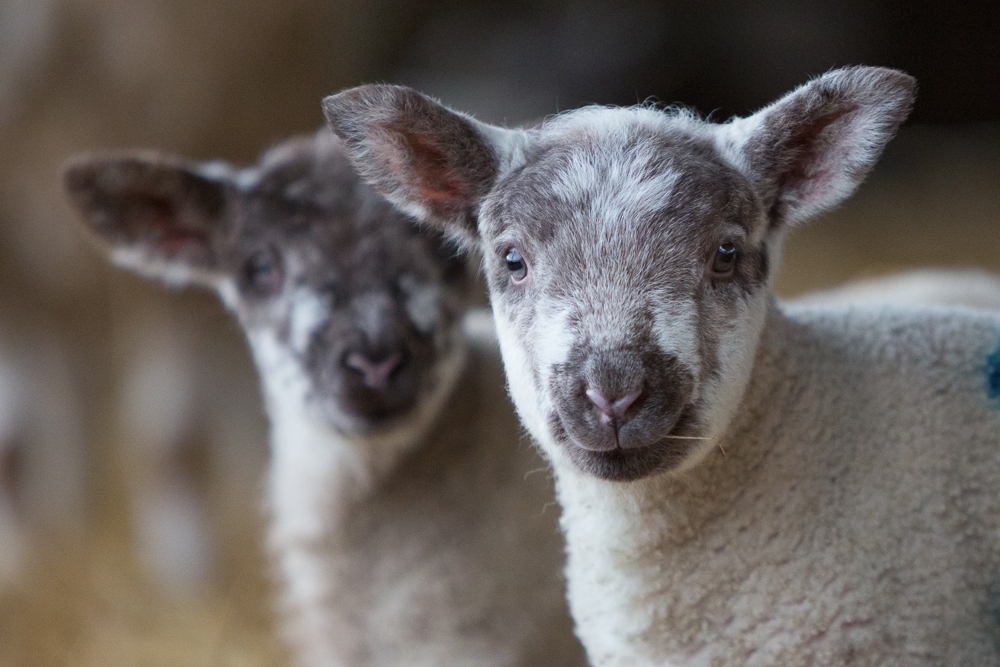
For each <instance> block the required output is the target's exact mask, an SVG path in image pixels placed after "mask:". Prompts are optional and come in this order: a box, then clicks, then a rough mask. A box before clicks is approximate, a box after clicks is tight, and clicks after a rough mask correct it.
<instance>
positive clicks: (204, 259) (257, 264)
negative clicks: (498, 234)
mask: <svg viewBox="0 0 1000 667" xmlns="http://www.w3.org/2000/svg"><path fill="white" fill-rule="evenodd" d="M66 186H67V190H68V192H69V194H70V197H71V200H72V201H73V203H74V205H75V206H76V207H77V208H78V209H79V210H80V211H81V212H82V213H83V214H84V219H85V221H86V223H87V225H88V227H89V228H90V229H91V230H92V231H94V232H96V234H97V235H98V236H99V237H100V239H101V240H102V241H103V242H104V243H106V244H107V245H109V246H110V251H111V255H112V258H113V259H114V260H115V261H116V262H117V263H119V264H121V265H124V266H126V267H128V268H132V269H133V270H135V271H137V272H140V273H143V274H145V275H151V276H153V277H157V278H160V279H163V280H166V281H168V282H172V283H175V284H192V283H193V284H200V285H204V286H208V287H211V288H213V289H215V290H217V291H218V292H219V293H220V296H221V297H222V298H223V300H224V301H225V302H226V303H227V305H228V306H229V307H230V308H231V309H232V310H234V311H235V312H236V314H237V315H238V317H239V319H240V322H241V323H242V325H243V327H244V328H245V330H246V332H247V335H248V337H249V338H250V340H251V344H252V345H254V346H255V354H258V357H260V352H259V350H258V349H257V348H258V347H261V346H263V348H266V349H268V350H270V352H269V353H268V355H266V356H267V360H266V362H267V363H270V364H279V365H280V364H285V365H288V366H291V367H294V368H290V369H289V370H288V372H289V373H293V374H298V375H299V376H301V377H303V378H305V382H306V384H307V385H308V386H307V387H306V388H305V389H304V391H305V392H306V393H307V394H308V401H309V403H310V404H311V405H312V407H313V409H314V410H316V411H318V412H319V413H321V414H322V415H324V416H325V418H326V419H327V420H328V421H329V423H330V425H331V426H333V427H334V428H336V429H337V430H338V431H340V432H341V433H343V434H345V435H354V434H359V433H365V432H368V431H371V430H373V429H380V428H384V427H389V426H391V425H392V424H393V423H395V422H396V421H398V420H400V419H405V418H406V417H407V416H408V415H409V414H410V413H412V411H413V410H414V409H415V407H416V403H417V402H418V400H419V398H420V397H421V396H426V395H428V394H429V393H431V392H432V391H433V390H434V389H435V387H434V385H435V383H437V382H438V381H439V380H438V378H437V375H436V373H435V369H436V368H437V366H438V365H439V364H441V363H443V362H444V361H445V360H446V359H448V358H449V357H450V356H453V355H454V354H456V353H457V351H458V350H459V348H461V342H460V333H459V320H460V317H461V314H462V312H463V311H464V309H465V307H466V297H467V291H468V279H467V277H466V272H465V271H464V265H463V262H462V260H461V259H460V258H458V257H457V256H456V253H455V251H454V250H453V249H452V248H450V247H449V246H448V244H447V243H445V242H444V240H443V238H442V237H441V235H440V234H438V233H436V232H432V231H430V230H421V229H418V228H417V227H416V226H415V225H414V224H413V222H412V220H411V219H409V218H408V217H407V216H405V215H403V214H401V213H399V212H398V211H396V210H395V209H394V208H393V207H392V206H391V205H389V204H388V203H387V202H386V201H385V200H384V199H382V197H380V196H379V195H377V194H376V193H375V192H374V191H373V190H372V189H371V188H370V187H369V186H368V185H366V184H365V183H363V182H362V181H361V180H360V179H359V178H358V177H357V175H356V174H355V172H354V170H353V169H352V168H351V166H350V163H349V162H348V160H347V158H346V156H345V154H344V152H343V148H342V146H341V143H340V141H339V140H338V139H337V138H336V137H334V136H332V135H331V134H330V133H328V132H326V131H323V132H320V133H318V134H317V135H316V136H314V137H303V138H298V139H293V140H289V141H287V142H284V143H282V144H280V145H278V146H276V147H275V148H273V149H272V150H270V151H269V152H268V153H266V154H265V155H264V156H263V158H262V159H261V161H260V162H259V163H258V164H257V165H255V166H253V167H251V168H248V169H243V170H239V169H236V168H233V167H230V166H228V165H225V164H224V163H218V162H216V163H194V162H190V161H187V160H184V159H181V158H175V157H171V156H165V155H160V154H155V153H142V154H135V153H132V154H121V155H110V156H83V157H80V158H77V159H76V160H75V161H74V162H73V163H72V164H71V165H70V166H69V167H68V168H67V171H66ZM258 343H260V345H258ZM259 360H260V359H259Z"/></svg>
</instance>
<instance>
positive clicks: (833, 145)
mask: <svg viewBox="0 0 1000 667" xmlns="http://www.w3.org/2000/svg"><path fill="white" fill-rule="evenodd" d="M857 109H858V105H857V104H849V105H845V106H843V107H841V108H839V109H834V110H833V111H830V112H828V113H825V114H822V115H820V116H817V117H815V118H813V119H812V120H811V121H809V122H808V123H805V124H803V125H802V126H800V127H798V128H796V130H797V131H796V132H795V133H794V134H793V135H792V136H791V137H789V139H788V141H787V142H786V143H785V149H786V150H788V152H789V153H790V154H791V155H792V156H793V158H792V162H791V164H790V165H789V168H788V170H787V171H786V172H785V175H784V177H783V178H782V179H781V183H780V187H781V188H782V189H784V188H785V187H790V188H792V189H794V190H797V191H798V193H799V196H800V198H801V199H802V200H803V201H810V200H812V199H815V198H817V197H821V196H822V195H823V194H824V193H826V192H827V191H828V190H829V189H830V188H831V187H833V185H834V182H835V181H836V180H837V175H838V174H839V173H840V167H841V165H839V164H837V163H838V161H840V160H841V159H842V157H843V156H842V155H841V153H842V151H843V148H842V146H841V143H842V140H843V139H844V137H838V136H836V135H835V134H833V133H835V132H836V131H837V130H836V129H834V128H832V127H831V126H832V125H834V123H836V122H837V121H838V120H839V119H841V118H843V117H844V116H846V115H848V114H850V113H851V112H853V111H856V110H857ZM844 131H845V132H846V129H845V130H844Z"/></svg>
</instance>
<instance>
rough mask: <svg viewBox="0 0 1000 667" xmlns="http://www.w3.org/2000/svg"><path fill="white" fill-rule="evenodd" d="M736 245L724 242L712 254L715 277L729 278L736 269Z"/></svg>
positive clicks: (712, 269)
mask: <svg viewBox="0 0 1000 667" xmlns="http://www.w3.org/2000/svg"><path fill="white" fill-rule="evenodd" d="M736 254H737V253H736V246H735V245H733V244H732V243H723V244H722V245H720V246H719V247H718V248H716V249H715V254H713V255H712V265H711V274H712V277H713V278H729V277H731V276H732V275H733V271H734V270H735V269H736Z"/></svg>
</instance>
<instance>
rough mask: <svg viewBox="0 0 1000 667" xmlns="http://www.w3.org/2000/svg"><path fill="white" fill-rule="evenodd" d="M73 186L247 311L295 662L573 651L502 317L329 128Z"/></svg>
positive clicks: (110, 158)
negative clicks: (233, 162)
mask: <svg viewBox="0 0 1000 667" xmlns="http://www.w3.org/2000/svg"><path fill="white" fill-rule="evenodd" d="M66 187H67V191H68V193H69V196H70V199H71V200H72V202H73V203H74V205H75V206H76V208H77V209H79V211H80V212H81V213H82V215H83V218H84V220H85V221H86V224H87V226H88V227H89V228H90V229H91V230H92V231H93V232H95V233H96V234H97V236H98V237H99V238H100V239H101V240H102V241H103V243H104V244H105V245H106V247H107V248H108V252H109V256H110V258H111V259H112V261H114V262H115V263H117V264H118V265H120V266H123V267H125V268H128V269H131V270H133V271H136V272H138V273H140V274H143V275H146V276H150V277H153V278H158V279H161V280H164V281H166V282H167V283H169V284H173V285H189V284H190V285H200V286H204V287H208V288H210V289H213V290H215V291H216V292H217V293H218V295H219V296H220V297H221V299H222V300H223V301H224V302H225V303H226V305H227V306H228V307H229V308H230V309H232V310H233V311H234V312H235V313H236V315H237V317H238V319H239V321H240V323H241V325H242V326H243V328H244V329H245V332H246V336H247V339H248V340H249V343H250V347H251V350H252V353H253V356H254V359H255V361H256V365H257V368H258V371H259V372H260V376H261V380H262V383H263V393H264V398H265V405H266V410H267V414H268V417H269V419H270V425H271V446H272V451H271V462H270V473H269V483H268V484H269V496H270V513H271V527H270V536H269V541H270V548H271V549H272V551H273V554H274V557H275V560H276V562H277V567H278V572H279V577H280V581H281V584H282V587H283V599H284V608H285V622H284V628H285V630H286V634H287V637H288V639H289V641H290V643H291V646H292V647H293V649H294V650H295V653H296V657H297V659H298V661H299V662H300V664H302V665H310V666H315V667H319V666H325V667H328V666H331V665H351V666H361V665H511V666H515V665H543V664H544V665H572V664H580V663H581V662H582V661H583V660H584V658H583V649H582V648H581V647H580V645H579V642H578V641H577V640H576V639H575V637H574V636H573V631H572V622H571V620H570V617H569V612H568V609H567V607H566V601H565V590H564V588H565V587H564V581H563V579H562V575H561V569H562V566H563V560H564V556H563V549H562V539H561V537H560V535H559V530H558V525H557V514H558V513H557V511H556V510H555V508H554V507H548V508H547V505H548V504H554V493H553V489H552V485H551V480H550V478H549V477H548V476H547V475H546V473H545V472H544V462H543V461H542V460H541V459H540V458H539V457H538V455H537V453H536V452H535V451H534V448H533V447H531V446H530V445H529V444H528V443H526V442H523V441H522V433H521V430H520V426H519V424H518V421H517V417H516V415H515V413H514V410H513V408H512V406H510V405H509V402H508V401H507V399H506V396H505V395H504V391H503V370H502V366H501V363H500V357H499V351H498V350H497V349H496V342H495V338H493V337H492V336H491V335H490V334H483V333H482V332H481V331H480V333H479V334H475V333H466V332H465V330H464V329H463V321H464V318H463V316H464V314H465V313H466V310H467V308H468V304H469V297H470V275H469V272H468V271H467V270H466V269H465V268H464V264H463V262H462V261H461V260H460V259H458V258H457V257H456V254H455V251H454V249H453V248H451V247H449V246H448V245H447V244H445V243H443V240H442V238H441V236H440V234H438V233H436V232H434V233H430V232H428V231H426V230H420V229H418V228H417V227H416V226H415V225H414V224H413V221H412V220H411V219H409V218H408V217H407V216H405V215H403V214H401V213H399V212H398V211H396V210H395V209H394V208H393V207H392V206H391V205H390V204H389V203H388V202H386V201H385V200H384V199H382V198H381V197H380V196H378V195H377V194H376V193H375V192H374V190H372V189H371V188H370V187H368V186H367V185H365V184H364V183H363V182H362V181H360V179H359V178H358V176H357V175H356V173H355V172H354V171H353V170H352V168H351V167H350V164H349V161H348V159H347V157H346V154H345V152H344V150H343V148H342V144H341V142H340V140H339V139H337V138H336V137H334V136H333V135H332V134H331V133H329V132H328V131H326V130H324V131H323V132H320V133H318V134H317V135H315V136H314V137H307V138H298V139H292V140H289V141H287V142H285V143H283V144H280V145H278V146H276V147H275V148H273V149H271V150H270V151H269V152H267V153H266V154H265V155H264V156H263V158H262V159H261V161H260V162H259V163H258V164H257V165H254V166H253V167H250V168H247V169H236V168H234V167H232V166H229V165H227V164H223V163H219V162H213V163H196V162H193V161H189V160H184V159H181V158H175V157H170V156H166V155H161V154H156V153H149V154H143V153H126V154H119V155H103V156H93V155H91V156H82V157H80V158H77V159H76V160H75V161H74V162H72V163H71V164H70V166H69V167H68V169H67V171H66ZM479 329H480V330H481V329H482V327H479Z"/></svg>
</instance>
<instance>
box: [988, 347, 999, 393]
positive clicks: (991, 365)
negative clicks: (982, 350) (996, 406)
mask: <svg viewBox="0 0 1000 667" xmlns="http://www.w3.org/2000/svg"><path fill="white" fill-rule="evenodd" d="M986 393H987V394H989V396H990V398H992V399H994V400H996V401H1000V345H997V349H995V350H994V351H993V353H992V354H991V355H990V356H988V357H986Z"/></svg>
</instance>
